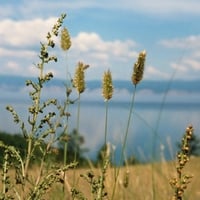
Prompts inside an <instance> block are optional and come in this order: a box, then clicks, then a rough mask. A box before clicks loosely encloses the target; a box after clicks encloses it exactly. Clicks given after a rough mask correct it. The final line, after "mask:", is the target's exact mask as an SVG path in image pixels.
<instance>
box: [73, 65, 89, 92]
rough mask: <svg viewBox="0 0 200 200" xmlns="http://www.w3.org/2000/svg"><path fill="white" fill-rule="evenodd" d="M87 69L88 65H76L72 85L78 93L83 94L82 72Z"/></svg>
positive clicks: (83, 81)
mask: <svg viewBox="0 0 200 200" xmlns="http://www.w3.org/2000/svg"><path fill="white" fill-rule="evenodd" d="M88 67H89V65H85V64H83V63H82V62H79V63H78V66H77V67H76V71H75V75H74V80H73V85H74V87H75V88H76V90H77V91H78V93H79V94H80V93H83V92H84V90H85V73H84V71H85V70H86V69H87V68H88Z"/></svg>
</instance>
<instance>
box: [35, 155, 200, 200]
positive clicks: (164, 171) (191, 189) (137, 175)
mask: <svg viewBox="0 0 200 200" xmlns="http://www.w3.org/2000/svg"><path fill="white" fill-rule="evenodd" d="M152 169H153V173H154V176H155V179H154V180H155V181H154V184H152ZM199 169H200V158H194V157H193V158H191V160H190V162H189V163H188V164H187V166H186V168H185V170H184V171H185V172H186V173H187V174H191V175H192V176H193V178H192V180H191V183H190V184H189V185H188V188H187V189H186V191H185V196H184V199H187V200H188V199H191V200H199V199H200V187H199V186H200V179H199V175H200V171H199ZM90 170H91V169H76V171H75V176H76V178H75V180H76V183H75V187H76V189H78V190H80V191H81V192H82V193H83V194H84V196H85V197H86V198H87V199H91V200H92V199H94V198H93V196H92V193H91V190H90V185H89V184H88V183H87V182H86V181H85V180H84V179H83V178H82V177H80V174H86V173H87V172H88V171H90ZM92 170H93V171H94V173H95V174H96V175H98V174H99V173H100V169H95V168H94V169H92ZM35 171H37V170H34V172H35ZM114 173H115V169H114V168H111V167H109V169H108V171H107V173H106V182H105V187H106V192H108V199H110V196H111V193H112V189H113V183H114ZM73 175H74V171H73V170H71V171H68V172H67V173H66V180H67V183H68V186H67V187H65V191H67V190H68V189H69V188H70V187H71V186H72V184H73V183H72V182H73V181H72V180H73ZM174 176H175V163H174V162H166V163H156V164H153V165H152V164H146V165H135V166H129V167H126V168H125V167H123V168H121V169H120V174H119V178H118V182H117V189H116V194H115V198H114V199H116V200H120V199H121V200H123V199H124V200H129V199H130V200H131V199H137V200H153V199H154V198H155V199H157V200H160V199H165V200H167V199H172V196H173V190H172V188H171V186H170V184H169V180H170V179H171V178H172V177H174ZM125 178H127V179H126V181H128V183H127V185H126V186H125V185H124V184H125V183H124V181H125ZM153 188H154V189H155V196H154V197H153ZM66 196H68V195H67V192H66ZM66 196H65V198H64V195H63V186H62V185H61V184H59V185H56V186H55V187H53V188H52V190H51V191H49V192H48V193H47V194H46V198H48V199H51V200H57V199H70V198H69V197H66ZM105 199H106V198H105Z"/></svg>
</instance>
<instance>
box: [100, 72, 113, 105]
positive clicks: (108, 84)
mask: <svg viewBox="0 0 200 200" xmlns="http://www.w3.org/2000/svg"><path fill="white" fill-rule="evenodd" d="M102 90H103V92H102V96H103V97H104V99H105V101H108V100H109V99H111V98H112V95H113V83H112V75H111V72H110V70H108V71H106V72H104V76H103V84H102Z"/></svg>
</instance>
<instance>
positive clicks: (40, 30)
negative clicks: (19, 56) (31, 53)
mask: <svg viewBox="0 0 200 200" xmlns="http://www.w3.org/2000/svg"><path fill="white" fill-rule="evenodd" d="M55 22H56V18H53V17H52V18H49V19H40V18H36V19H33V20H22V21H15V20H11V19H5V20H1V21H0V27H1V29H0V35H1V40H0V45H10V46H14V47H16V46H17V47H24V46H31V45H35V44H38V42H39V41H41V40H42V39H43V38H45V36H46V33H47V30H49V29H50V28H51V27H52V26H53V24H54V23H55Z"/></svg>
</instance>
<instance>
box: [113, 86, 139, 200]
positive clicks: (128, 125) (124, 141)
mask: <svg viewBox="0 0 200 200" xmlns="http://www.w3.org/2000/svg"><path fill="white" fill-rule="evenodd" d="M135 94H136V85H135V89H134V91H133V95H132V99H131V105H130V109H129V115H128V121H127V126H126V132H125V135H124V140H123V144H122V151H121V154H120V165H121V164H122V161H123V158H124V155H125V148H126V143H127V137H128V132H129V127H130V122H131V117H132V113H133V108H134V102H135ZM119 171H120V167H118V169H117V171H116V174H115V181H114V186H113V192H112V197H111V200H113V199H114V195H115V190H116V185H117V179H118V176H119Z"/></svg>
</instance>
